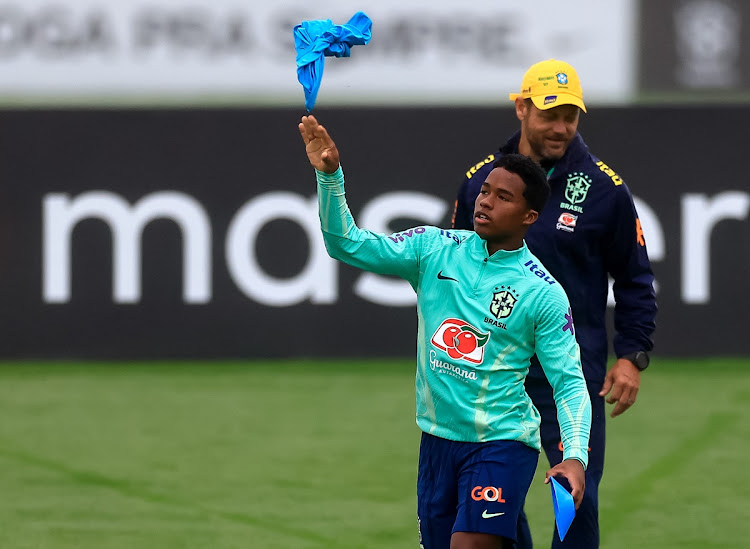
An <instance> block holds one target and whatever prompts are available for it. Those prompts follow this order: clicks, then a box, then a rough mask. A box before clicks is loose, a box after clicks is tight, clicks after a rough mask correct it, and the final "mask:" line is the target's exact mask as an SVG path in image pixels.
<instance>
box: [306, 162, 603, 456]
mask: <svg viewBox="0 0 750 549" xmlns="http://www.w3.org/2000/svg"><path fill="white" fill-rule="evenodd" d="M316 174H317V180H318V203H319V208H320V222H321V228H322V231H323V240H324V241H325V245H326V249H327V250H328V253H329V255H330V256H331V257H333V258H335V259H338V260H340V261H343V262H345V263H347V264H349V265H353V266H355V267H358V268H360V269H364V270H366V271H371V272H373V273H378V274H384V275H397V276H399V277H401V278H403V279H405V280H407V281H408V282H409V283H410V284H411V286H412V288H414V290H415V291H416V293H417V318H418V330H417V374H416V400H417V425H418V426H419V428H420V429H422V431H424V432H426V433H430V434H432V435H435V436H437V437H441V438H445V439H449V440H456V441H463V442H486V441H490V440H517V441H520V442H523V443H524V444H527V445H528V446H531V447H532V448H535V449H537V450H539V449H540V448H541V445H540V439H539V412H537V410H536V408H534V406H533V404H532V403H531V399H530V398H529V396H528V395H527V394H526V391H525V389H524V379H525V378H526V374H527V373H528V370H529V360H530V358H531V357H532V356H533V355H534V354H535V353H536V355H537V356H538V358H539V361H540V363H541V365H542V367H543V369H544V372H545V374H546V376H547V378H548V379H549V381H550V384H551V385H552V388H553V391H554V397H555V403H556V406H557V417H558V421H559V423H560V433H561V435H562V443H563V459H569V458H575V459H578V460H579V461H581V463H583V465H584V467H586V465H587V463H588V451H587V449H588V440H589V430H590V426H591V401H590V399H589V396H588V391H587V390H586V383H585V381H584V378H583V374H582V371H581V361H580V350H579V348H578V344H577V343H576V339H575V335H574V326H573V319H572V315H571V312H570V304H569V303H568V298H567V296H566V295H565V291H564V290H563V289H562V287H561V286H560V284H558V283H557V281H556V280H555V279H554V278H553V277H552V276H550V275H549V274H547V273H546V272H545V270H544V266H543V265H542V264H541V262H540V261H539V260H538V259H537V258H536V257H535V256H534V255H533V254H532V253H531V252H530V251H529V250H528V248H527V247H526V245H525V244H524V245H523V247H521V248H519V249H517V250H510V251H505V250H500V251H498V252H495V253H494V254H492V255H489V254H488V252H487V244H486V242H485V241H484V240H483V239H482V238H481V237H479V236H478V235H477V234H476V233H475V232H473V231H462V230H456V231H454V230H451V231H447V230H444V229H440V228H437V227H428V226H425V227H415V228H412V229H409V230H407V231H402V232H398V233H394V234H391V235H385V234H377V233H373V232H371V231H367V230H363V229H360V228H359V227H357V225H356V224H355V222H354V218H353V217H352V215H351V212H350V211H349V207H348V205H347V203H346V197H345V194H344V175H343V172H342V171H341V169H340V168H339V170H337V171H336V172H335V173H333V174H325V173H323V172H320V171H316Z"/></svg>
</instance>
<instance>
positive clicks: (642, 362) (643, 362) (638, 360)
mask: <svg viewBox="0 0 750 549" xmlns="http://www.w3.org/2000/svg"><path fill="white" fill-rule="evenodd" d="M620 358H626V359H628V360H629V361H630V362H632V363H633V364H635V367H636V368H638V369H639V370H640V371H641V372H642V371H643V370H645V369H646V368H648V364H649V362H651V359H650V358H649V356H648V353H647V352H646V351H636V352H635V353H630V354H629V355H625V356H623V357H620Z"/></svg>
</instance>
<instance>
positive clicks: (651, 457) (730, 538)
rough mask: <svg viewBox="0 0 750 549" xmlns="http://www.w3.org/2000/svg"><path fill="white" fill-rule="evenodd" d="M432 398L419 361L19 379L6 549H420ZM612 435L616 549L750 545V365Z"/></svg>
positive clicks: (657, 384) (609, 544) (674, 397)
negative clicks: (421, 452)
mask: <svg viewBox="0 0 750 549" xmlns="http://www.w3.org/2000/svg"><path fill="white" fill-rule="evenodd" d="M413 381H414V368H413V364H412V362H411V361H409V360H405V361H356V362H355V361H350V362H347V361H330V362H312V361H278V362H273V363H271V362H249V363H226V362H218V363H136V364H130V363H121V364H104V363H86V364H71V363H63V364H53V363H33V364H32V363H9V362H6V363H2V364H0V494H1V495H2V497H1V498H0V547H2V548H4V549H15V548H40V549H41V548H71V549H72V548H76V549H88V548H91V549H115V548H117V549H120V548H135V547H137V548H139V549H148V548H158V549H169V548H201V549H203V548H264V549H307V548H310V549H313V548H316V549H318V548H328V549H331V548H333V549H336V548H341V549H343V548H347V549H357V548H361V549H365V548H393V549H399V548H416V547H417V538H416V518H415V506H416V498H415V479H416V460H417V449H418V441H419V432H418V430H417V428H416V426H415V423H414V397H413ZM608 437H609V438H608V455H607V468H606V474H605V479H604V481H603V485H602V489H601V494H600V499H601V515H602V516H601V523H602V528H603V532H602V547H603V548H605V549H619V548H623V549H624V548H628V549H630V548H632V547H639V548H659V549H664V548H672V547H675V548H677V547H680V548H706V547H708V548H721V549H723V548H727V549H728V548H741V547H748V546H750V501H749V498H750V481H749V480H748V471H747V470H746V469H745V462H746V456H747V455H748V454H750V359H749V360H739V359H738V360H729V359H727V360H700V361H698V360H695V361H684V360H682V361H677V360H669V361H668V360H660V359H658V357H657V358H656V359H654V360H653V363H652V367H651V368H650V369H649V370H648V372H647V373H645V374H644V383H643V387H642V389H641V393H640V395H639V401H638V403H637V405H636V406H635V407H634V408H633V409H631V410H630V411H629V412H628V413H627V414H625V415H624V416H621V417H619V418H617V419H615V420H611V421H610V422H609V431H608ZM545 469H546V463H542V464H541V465H540V468H539V472H540V473H543V471H544V470H545ZM542 479H543V476H539V475H538V476H537V478H536V479H535V480H534V484H533V485H532V489H531V492H530V495H529V499H528V501H527V511H528V513H529V516H530V520H531V521H532V527H533V532H534V537H535V541H536V546H537V547H541V548H543V547H549V540H550V539H551V536H552V533H553V530H552V507H551V501H550V496H549V492H548V487H547V486H545V485H544V484H543V483H542Z"/></svg>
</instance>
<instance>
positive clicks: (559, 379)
mask: <svg viewBox="0 0 750 549" xmlns="http://www.w3.org/2000/svg"><path fill="white" fill-rule="evenodd" d="M550 290H551V291H549V292H547V295H546V296H545V297H544V299H543V300H541V307H540V313H539V316H538V320H537V326H536V330H535V336H536V353H537V357H538V358H539V362H540V363H541V365H542V368H543V369H544V373H545V375H546V376H547V379H549V382H550V385H552V390H553V393H554V399H555V406H556V407H557V421H558V423H559V424H560V435H561V437H562V443H563V459H571V458H574V459H577V460H579V461H580V462H581V463H583V466H584V468H585V467H586V466H587V464H588V445H589V433H590V431H591V399H590V398H589V394H588V390H587V388H586V381H585V380H584V377H583V371H582V369H581V352H580V348H579V347H578V344H577V343H576V339H575V327H574V325H573V317H572V313H571V311H570V306H569V304H568V300H567V298H566V297H565V293H564V292H563V291H562V289H561V288H560V287H559V286H557V287H554V288H550ZM552 290H554V291H552Z"/></svg>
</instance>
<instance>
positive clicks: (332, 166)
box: [299, 115, 339, 173]
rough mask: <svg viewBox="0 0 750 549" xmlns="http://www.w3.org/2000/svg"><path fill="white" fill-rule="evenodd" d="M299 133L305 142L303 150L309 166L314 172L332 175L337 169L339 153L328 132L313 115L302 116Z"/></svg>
mask: <svg viewBox="0 0 750 549" xmlns="http://www.w3.org/2000/svg"><path fill="white" fill-rule="evenodd" d="M299 133H300V135H301V136H302V139H303V141H304V142H305V150H306V151H307V158H308V159H309V160H310V164H312V167H313V168H315V169H316V170H320V171H321V172H325V173H333V172H335V171H336V170H337V169H338V167H339V151H338V149H337V148H336V143H334V142H333V139H331V136H330V135H328V131H327V130H326V129H325V128H324V127H323V126H321V125H320V124H319V123H318V121H317V120H316V119H315V117H314V116H313V115H308V116H303V117H302V122H300V124H299Z"/></svg>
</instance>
